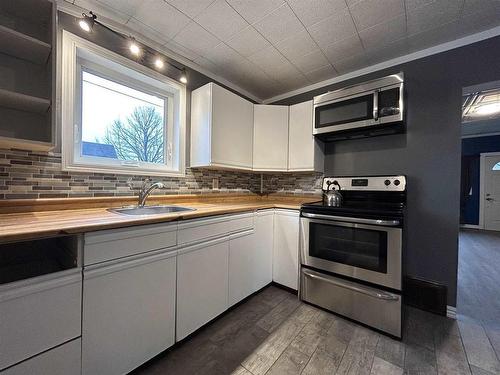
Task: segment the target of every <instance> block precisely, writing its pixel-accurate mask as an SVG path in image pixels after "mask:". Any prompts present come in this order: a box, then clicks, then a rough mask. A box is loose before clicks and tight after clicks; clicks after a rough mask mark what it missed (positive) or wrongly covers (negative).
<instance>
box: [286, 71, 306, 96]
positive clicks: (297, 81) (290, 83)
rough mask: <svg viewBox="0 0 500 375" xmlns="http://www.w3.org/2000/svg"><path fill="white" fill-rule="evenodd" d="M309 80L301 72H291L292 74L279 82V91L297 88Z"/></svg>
mask: <svg viewBox="0 0 500 375" xmlns="http://www.w3.org/2000/svg"><path fill="white" fill-rule="evenodd" d="M310 83H311V82H310V81H309V79H307V77H306V76H304V75H302V74H300V75H299V74H293V75H292V76H290V77H288V78H285V79H283V80H282V81H280V82H279V85H280V89H281V92H287V91H292V90H297V89H299V88H302V87H304V86H307V85H309V84H310Z"/></svg>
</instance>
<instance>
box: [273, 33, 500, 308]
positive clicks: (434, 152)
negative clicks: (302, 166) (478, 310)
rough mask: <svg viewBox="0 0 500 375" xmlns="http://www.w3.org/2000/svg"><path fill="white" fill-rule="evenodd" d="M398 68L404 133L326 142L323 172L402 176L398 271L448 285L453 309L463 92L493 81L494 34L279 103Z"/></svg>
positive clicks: (499, 50) (499, 62) (499, 61)
mask: <svg viewBox="0 0 500 375" xmlns="http://www.w3.org/2000/svg"><path fill="white" fill-rule="evenodd" d="M400 71H402V72H404V74H405V83H406V89H405V90H406V95H407V110H408V112H407V131H406V133H405V134H399V135H391V136H383V137H378V138H368V139H360V140H352V141H340V142H335V143H329V144H328V145H327V147H326V155H325V174H326V175H372V174H405V175H407V176H408V213H407V231H406V234H407V238H406V239H407V246H406V252H405V261H404V264H405V273H406V274H407V275H410V276H414V277H421V278H425V279H429V280H433V281H437V282H440V283H443V284H445V285H447V287H448V304H449V305H452V306H455V305H456V290H457V288H456V278H457V263H458V262H457V261H458V230H459V212H460V147H461V145H460V123H461V121H460V120H461V103H462V101H461V96H462V87H464V86H470V85H474V84H479V83H483V82H488V81H493V80H498V79H500V37H497V38H494V39H489V40H486V41H483V42H480V43H476V44H473V45H469V46H466V47H462V48H459V49H455V50H452V51H448V52H444V53H441V54H438V55H433V56H430V57H427V58H424V59H420V60H415V61H412V62H409V63H406V64H403V65H400V66H396V67H393V68H390V69H386V70H384V71H380V72H377V73H374V74H369V75H366V76H363V77H359V78H356V79H355V80H350V81H348V82H344V83H342V84H336V85H333V86H329V87H324V88H322V89H320V90H315V91H313V92H308V93H306V94H301V95H299V96H296V97H293V98H290V99H287V100H284V101H282V102H280V104H282V103H283V104H292V103H298V102H301V101H304V100H308V99H310V98H312V97H313V96H315V95H318V94H321V93H324V92H326V91H328V90H333V89H336V88H339V87H342V86H344V85H348V84H352V83H355V82H359V81H364V80H367V79H372V78H375V77H380V76H384V75H387V74H392V73H396V72H400Z"/></svg>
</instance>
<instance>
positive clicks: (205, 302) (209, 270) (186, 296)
mask: <svg viewBox="0 0 500 375" xmlns="http://www.w3.org/2000/svg"><path fill="white" fill-rule="evenodd" d="M179 253H180V254H179V255H178V257H177V333H176V335H177V341H179V340H182V339H183V338H185V337H186V336H187V335H189V334H190V333H193V332H194V331H196V330H197V329H198V328H200V327H201V326H203V325H204V324H206V323H208V322H209V321H210V320H212V319H213V318H215V317H216V316H217V315H219V314H221V313H222V312H224V311H225V310H226V309H227V308H228V303H227V299H228V260H229V239H228V238H227V237H224V238H222V239H218V240H212V241H205V242H203V243H201V244H198V245H193V246H189V247H186V248H184V249H180V250H179Z"/></svg>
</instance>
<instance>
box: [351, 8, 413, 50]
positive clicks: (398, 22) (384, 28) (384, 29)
mask: <svg viewBox="0 0 500 375" xmlns="http://www.w3.org/2000/svg"><path fill="white" fill-rule="evenodd" d="M359 36H360V38H361V41H362V42H363V46H364V47H365V48H376V47H381V46H384V45H386V44H389V43H391V42H393V41H395V40H399V39H401V38H404V37H405V36H406V16H405V15H404V14H403V15H401V16H398V17H396V18H393V19H392V20H388V21H386V22H382V23H379V24H378V25H375V26H373V27H370V28H368V29H364V30H362V31H361V32H360V33H359Z"/></svg>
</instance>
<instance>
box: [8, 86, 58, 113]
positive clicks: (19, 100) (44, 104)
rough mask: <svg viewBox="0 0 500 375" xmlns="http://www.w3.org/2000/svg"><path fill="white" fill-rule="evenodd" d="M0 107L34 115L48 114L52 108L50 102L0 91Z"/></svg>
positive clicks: (12, 92)
mask: <svg viewBox="0 0 500 375" xmlns="http://www.w3.org/2000/svg"><path fill="white" fill-rule="evenodd" d="M0 107H7V108H13V109H18V110H20V111H26V112H33V113H46V112H47V110H48V109H49V107H50V100H49V99H44V98H38V97H36V96H31V95H25V94H20V93H18V92H14V91H9V90H4V89H0Z"/></svg>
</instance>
